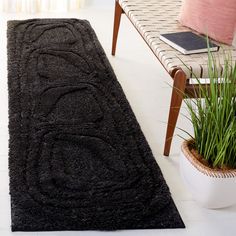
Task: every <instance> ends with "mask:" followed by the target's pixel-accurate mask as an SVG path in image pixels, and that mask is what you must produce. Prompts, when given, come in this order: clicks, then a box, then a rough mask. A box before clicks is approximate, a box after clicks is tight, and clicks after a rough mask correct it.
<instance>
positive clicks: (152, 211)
mask: <svg viewBox="0 0 236 236" xmlns="http://www.w3.org/2000/svg"><path fill="white" fill-rule="evenodd" d="M8 86H9V133H10V142H9V143H10V144H9V146H10V148H9V168H10V194H11V212H12V214H11V217H12V230H13V231H51V230H117V229H151V228H181V227H184V224H183V222H182V220H181V217H180V215H179V213H178V211H177V209H176V207H175V204H174V202H173V200H172V198H171V194H170V192H169V189H168V186H167V185H166V183H165V180H164V179H163V176H162V173H161V171H160V169H159V167H158V165H157V163H156V161H155V160H154V157H153V155H152V152H151V150H150V148H149V146H148V144H147V141H146V140H145V137H144V135H143V133H142V131H141V129H140V126H139V124H138V123H137V120H136V118H135V116H134V113H133V112H132V110H131V108H130V105H129V103H128V101H127V99H126V97H125V95H124V92H123V91H122V88H121V86H120V84H119V83H118V81H117V79H116V77H115V74H114V72H113V70H112V68H111V66H110V64H109V62H108V59H107V58H106V55H105V53H104V51H103V49H102V47H101V45H100V43H99V42H98V39H97V37H96V35H95V33H94V31H93V29H92V28H91V26H90V24H89V23H88V21H85V20H77V19H31V20H25V21H9V22H8Z"/></svg>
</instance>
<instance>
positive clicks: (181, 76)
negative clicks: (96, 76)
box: [111, 0, 196, 156]
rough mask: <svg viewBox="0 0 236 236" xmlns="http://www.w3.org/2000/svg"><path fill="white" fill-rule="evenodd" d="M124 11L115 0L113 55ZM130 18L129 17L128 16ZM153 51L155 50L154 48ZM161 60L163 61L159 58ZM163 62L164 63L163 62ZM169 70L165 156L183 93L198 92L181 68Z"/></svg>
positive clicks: (169, 145)
mask: <svg viewBox="0 0 236 236" xmlns="http://www.w3.org/2000/svg"><path fill="white" fill-rule="evenodd" d="M123 13H125V12H124V11H123V9H122V8H121V6H120V4H119V0H116V1H115V14H114V27H113V40H112V52H111V54H112V55H113V56H114V55H115V53H116V45H117V38H118V32H119V28H120V20H121V15H122V14H123ZM127 17H128V16H127ZM128 19H129V20H130V18H129V17H128ZM130 21H131V20H130ZM131 23H132V24H133V22H132V21H131ZM133 25H134V24H133ZM134 27H135V25H134ZM135 28H136V27H135ZM137 31H138V30H137ZM138 32H139V31H138ZM139 34H140V33H139ZM140 35H141V34H140ZM141 37H142V38H143V36H142V35H141ZM143 39H144V38H143ZM144 41H145V42H146V40H145V39H144ZM146 44H147V42H146ZM147 45H148V44H147ZM148 46H149V45H148ZM149 48H150V47H149ZM150 49H151V48H150ZM151 50H152V49H151ZM152 52H153V50H152ZM153 53H154V52H153ZM154 55H155V53H154ZM155 56H156V55H155ZM156 57H157V56H156ZM157 59H158V60H159V58H157ZM159 62H161V61H160V60H159ZM161 64H162V62H161ZM162 65H163V64H162ZM163 67H164V68H165V66H164V65H163ZM165 69H166V68H165ZM167 72H168V73H169V75H170V76H171V78H172V79H173V89H172V95H171V103H170V108H169V117H168V124H167V131H166V138H165V146H164V153H163V154H164V155H165V156H169V154H170V148H171V143H172V139H173V135H174V131H175V127H176V123H177V119H178V116H179V111H180V107H181V104H182V100H183V95H184V94H186V95H188V96H191V97H194V94H195V92H196V88H195V87H196V86H194V85H192V84H190V83H189V79H188V78H187V76H186V74H185V72H184V71H183V70H182V69H181V68H174V69H173V70H171V71H167Z"/></svg>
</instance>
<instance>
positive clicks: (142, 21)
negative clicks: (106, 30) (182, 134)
mask: <svg viewBox="0 0 236 236" xmlns="http://www.w3.org/2000/svg"><path fill="white" fill-rule="evenodd" d="M181 2H182V0H116V3H115V17H114V31H113V44H112V55H115V51H116V42H117V36H118V31H119V26H120V19H121V15H122V13H125V15H126V16H127V17H128V18H129V20H130V21H131V22H132V24H133V25H134V27H135V28H136V29H137V31H138V32H139V33H140V35H141V36H142V37H143V39H144V40H145V42H146V43H147V45H148V46H149V48H150V49H151V50H152V52H153V53H154V55H155V56H156V57H157V59H158V60H159V62H161V64H162V65H163V67H164V68H165V69H166V71H167V72H168V73H169V74H170V76H171V77H172V79H173V89H172V97H171V105H170V112H169V118H168V126H167V133H166V139H165V148H164V155H166V156H168V155H169V152H170V146H171V141H172V137H173V133H174V129H175V126H176V122H177V118H178V115H179V110H180V106H181V103H182V100H183V95H181V93H180V91H182V92H183V93H184V92H185V93H186V94H189V95H190V96H195V94H196V93H195V91H194V89H195V87H196V85H194V84H193V83H191V82H192V81H191V80H190V78H194V77H195V76H197V77H198V78H208V77H209V76H208V54H207V53H199V54H191V55H183V54H181V53H180V52H178V51H177V50H175V49H174V48H172V47H171V46H169V45H168V44H166V43H164V42H163V41H161V40H160V39H159V36H160V34H163V33H173V32H183V31H190V29H189V28H187V27H184V26H181V24H180V23H179V22H178V15H179V12H180V8H181ZM195 33H196V32H195ZM215 43H217V42H215ZM217 44H218V45H220V49H219V51H218V52H213V53H212V54H213V55H215V57H216V58H217V60H218V61H219V62H220V63H217V64H218V67H219V68H218V71H219V72H223V67H224V58H225V56H230V57H231V58H232V60H233V61H236V48H235V47H233V46H227V45H225V44H219V43H217ZM204 81H209V80H204Z"/></svg>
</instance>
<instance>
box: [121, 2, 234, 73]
mask: <svg viewBox="0 0 236 236" xmlns="http://www.w3.org/2000/svg"><path fill="white" fill-rule="evenodd" d="M119 4H120V6H121V8H122V9H123V11H124V12H125V14H126V15H127V16H128V17H129V19H130V20H131V22H132V23H133V24H134V26H135V28H136V29H137V30H138V31H139V33H140V34H141V35H142V37H143V38H144V40H145V41H146V43H147V44H148V45H149V47H150V48H151V49H152V51H153V53H154V54H155V55H156V57H157V58H158V59H159V61H160V62H161V63H162V64H163V66H164V67H165V69H166V70H167V71H168V72H169V73H170V74H171V73H172V71H173V70H174V69H175V68H177V67H178V68H181V69H182V70H183V71H184V72H185V74H186V76H187V78H191V77H194V76H193V74H192V72H193V73H194V75H196V76H197V77H200V78H208V69H207V60H208V55H207V53H199V54H192V55H183V54H181V53H180V52H178V51H176V50H175V49H173V48H172V47H170V46H169V45H167V44H166V43H164V42H162V41H161V40H160V39H159V36H160V34H161V33H171V32H181V31H189V28H187V27H184V26H181V25H180V23H179V22H178V15H179V11H180V7H181V0H172V1H170V0H119ZM224 53H225V55H230V56H232V59H233V60H234V61H235V60H236V48H234V47H231V46H227V45H224V44H222V45H221V48H220V50H219V52H216V53H213V55H216V57H217V58H218V59H219V61H220V64H221V65H223V64H224V56H223V54H224ZM183 64H186V65H187V67H188V68H189V69H190V70H189V69H188V68H186V66H184V65H183ZM221 70H222V68H219V71H221Z"/></svg>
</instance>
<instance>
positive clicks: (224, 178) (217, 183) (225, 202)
mask: <svg viewBox="0 0 236 236" xmlns="http://www.w3.org/2000/svg"><path fill="white" fill-rule="evenodd" d="M187 147H188V145H187V142H184V143H183V145H182V148H181V149H182V150H181V155H180V172H181V176H182V178H183V181H184V183H185V184H186V186H187V188H188V189H189V190H190V192H191V193H192V196H193V198H194V199H195V200H196V201H197V202H198V203H199V204H201V205H202V206H204V207H206V208H212V209H216V208H223V207H228V206H231V205H234V204H236V170H231V171H228V170H227V171H219V170H212V169H210V168H208V167H206V166H204V165H203V164H202V163H200V162H199V161H198V160H197V159H195V158H194V157H193V155H192V153H191V152H190V151H189V149H188V148H187ZM191 156H192V157H191ZM192 158H193V159H192Z"/></svg>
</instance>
